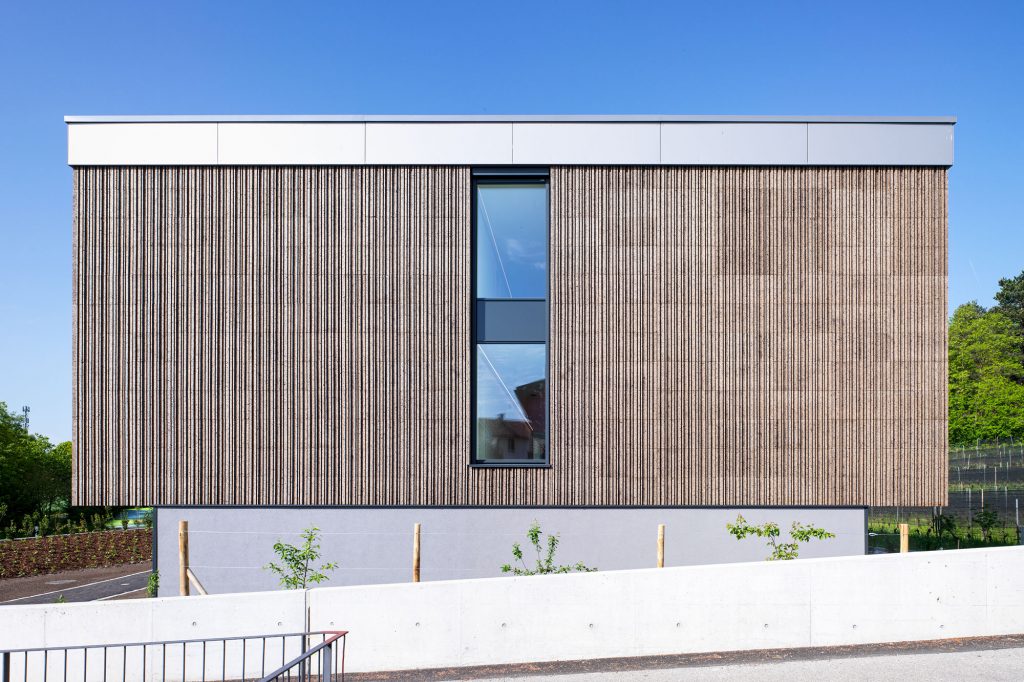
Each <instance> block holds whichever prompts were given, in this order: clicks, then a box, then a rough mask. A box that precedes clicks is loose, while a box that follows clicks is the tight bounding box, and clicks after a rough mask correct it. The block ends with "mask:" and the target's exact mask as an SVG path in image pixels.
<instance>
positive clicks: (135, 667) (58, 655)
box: [0, 631, 347, 682]
mask: <svg viewBox="0 0 1024 682" xmlns="http://www.w3.org/2000/svg"><path fill="white" fill-rule="evenodd" d="M345 634H347V633H345V632H336V631H328V632H322V631H316V632H287V633H280V632H275V633H268V634H260V635H242V636H233V637H207V638H198V639H171V640H162V641H149V642H117V643H108V644H79V645H71V646H56V647H34V648H18V649H14V648H4V647H2V646H0V682H14V680H19V682H20V681H22V680H24V681H25V682H27V681H28V680H30V679H31V680H36V681H39V680H48V679H59V680H62V682H63V681H66V680H83V682H84V681H85V680H87V679H97V678H96V677H95V673H94V674H93V675H90V674H89V673H90V672H92V671H90V668H93V667H94V666H95V667H98V668H100V670H102V673H100V674H101V675H102V679H103V680H106V679H108V675H109V676H110V679H122V680H125V679H149V677H148V676H147V667H149V671H148V672H149V673H150V675H156V676H157V677H156V678H154V679H163V678H166V676H167V675H172V676H174V675H178V674H179V673H178V672H177V671H178V670H180V678H176V679H197V680H198V679H202V680H214V679H221V680H228V679H254V678H252V677H250V676H249V671H250V670H251V671H252V672H254V673H258V674H259V675H260V676H263V675H265V674H266V667H267V666H268V665H274V664H276V663H277V662H278V661H280V663H281V664H285V661H286V660H287V659H286V652H287V650H288V649H292V653H291V655H294V652H295V650H296V647H297V648H298V650H299V651H302V652H303V655H302V656H300V657H299V658H300V659H302V660H303V661H306V660H308V657H309V656H308V655H309V654H310V652H314V653H315V652H319V651H323V650H324V647H325V646H327V647H328V649H327V651H328V653H327V656H329V657H330V656H331V654H333V653H334V651H333V645H334V642H336V641H337V640H338V638H339V637H344V635H345ZM319 636H322V637H324V642H322V643H320V644H318V645H317V646H315V647H314V648H313V649H311V650H309V651H307V650H306V646H307V643H308V641H309V638H310V637H319ZM296 640H298V641H297V642H296ZM289 641H290V642H292V645H291V646H289ZM275 642H279V643H280V653H279V655H276V652H277V644H275ZM229 644H233V645H234V647H237V648H235V651H234V652H233V653H232V655H231V656H230V657H229V656H228V653H229V648H228V645H229ZM268 644H270V645H271V646H270V647H268ZM342 647H344V642H343V643H342ZM74 652H79V653H77V654H75V655H74V656H70V655H69V654H72V653H74ZM129 654H130V655H129ZM238 654H240V657H239V656H238ZM268 655H269V656H270V657H274V658H277V659H278V661H270V660H267V659H268ZM332 658H333V657H332ZM254 659H255V660H254ZM296 660H298V659H296ZM331 662H332V664H333V661H331ZM147 664H151V665H147ZM211 667H212V668H213V669H211ZM304 667H305V666H304ZM253 668H255V669H253ZM236 669H237V670H236ZM332 669H333V667H332ZM30 670H31V674H30ZM341 671H342V674H344V648H342V668H341ZM12 673H13V676H12ZM69 673H70V674H69ZM271 679H273V678H271ZM304 679H308V676H307V678H304ZM324 679H330V678H324Z"/></svg>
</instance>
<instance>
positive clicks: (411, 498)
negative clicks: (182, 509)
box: [73, 167, 470, 505]
mask: <svg viewBox="0 0 1024 682" xmlns="http://www.w3.org/2000/svg"><path fill="white" fill-rule="evenodd" d="M74 185H75V187H74V227H75V232H74V249H75V264H74V268H75V269H74V281H75V292H74V295H75V299H74V304H75V312H74V314H75V337H74V348H75V358H74V371H75V378H74V390H75V409H74V428H75V431H74V433H75V446H76V447H75V475H74V491H73V497H74V501H75V503H76V504H118V505H122V504H123V505H130V504H370V503H373V504H385V503H390V504H403V503H404V504H444V503H452V502H455V503H459V502H465V501H466V489H467V488H466V474H465V471H464V469H465V455H464V453H465V452H466V450H467V445H468V442H469V423H468V406H469V402H468V401H469V398H468V395H469V386H468V383H467V376H468V362H469V312H470V310H469V305H468V300H469V230H470V216H469V189H468V188H469V171H468V169H466V168H245V167H239V168H219V169H214V168H159V169H157V168H80V169H76V170H75V177H74Z"/></svg>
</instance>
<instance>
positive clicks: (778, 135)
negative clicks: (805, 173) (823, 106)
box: [661, 123, 807, 165]
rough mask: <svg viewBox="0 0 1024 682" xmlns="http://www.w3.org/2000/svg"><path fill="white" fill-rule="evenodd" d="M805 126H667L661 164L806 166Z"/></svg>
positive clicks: (760, 124)
mask: <svg viewBox="0 0 1024 682" xmlns="http://www.w3.org/2000/svg"><path fill="white" fill-rule="evenodd" d="M806 162H807V124H805V123H665V124H663V125H662V126H661V163H663V164H679V165H803V164H804V163H806Z"/></svg>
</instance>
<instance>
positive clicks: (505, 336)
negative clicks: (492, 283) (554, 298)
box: [476, 301, 548, 343]
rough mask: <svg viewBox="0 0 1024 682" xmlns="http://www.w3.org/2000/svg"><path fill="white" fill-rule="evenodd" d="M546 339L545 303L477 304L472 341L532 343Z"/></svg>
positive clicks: (483, 302) (496, 302) (546, 307)
mask: <svg viewBox="0 0 1024 682" xmlns="http://www.w3.org/2000/svg"><path fill="white" fill-rule="evenodd" d="M547 337H548V306H547V302H546V301H477V304H476V340H477V341H478V342H480V343H484V342H487V341H490V342H502V341H505V342H510V341H535V342H538V343H543V342H545V341H546V340H547Z"/></svg>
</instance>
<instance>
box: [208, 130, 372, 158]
mask: <svg viewBox="0 0 1024 682" xmlns="http://www.w3.org/2000/svg"><path fill="white" fill-rule="evenodd" d="M217 130H218V133H217V161H218V163H220V164H222V165H249V164H252V165H290V164H299V165H308V164H325V165H352V164H362V163H363V162H364V161H365V157H364V154H365V152H366V126H364V125H359V124H356V125H336V124H332V123H296V124H292V125H281V124H279V123H224V124H222V125H218V126H217Z"/></svg>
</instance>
